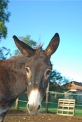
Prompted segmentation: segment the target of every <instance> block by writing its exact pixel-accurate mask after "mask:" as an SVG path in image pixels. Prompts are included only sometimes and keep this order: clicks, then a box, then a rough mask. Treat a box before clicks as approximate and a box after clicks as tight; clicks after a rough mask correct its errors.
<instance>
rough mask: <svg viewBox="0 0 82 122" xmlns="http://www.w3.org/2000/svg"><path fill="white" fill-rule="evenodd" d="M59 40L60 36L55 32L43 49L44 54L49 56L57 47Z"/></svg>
mask: <svg viewBox="0 0 82 122" xmlns="http://www.w3.org/2000/svg"><path fill="white" fill-rule="evenodd" d="M59 42H60V37H59V34H58V33H56V34H55V35H54V36H53V38H52V39H51V41H50V43H49V45H48V47H47V48H46V50H45V54H46V55H47V56H51V55H52V54H53V53H54V52H55V51H56V49H57V47H58V45H59Z"/></svg>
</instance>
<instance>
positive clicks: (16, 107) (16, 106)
mask: <svg viewBox="0 0 82 122" xmlns="http://www.w3.org/2000/svg"><path fill="white" fill-rule="evenodd" d="M18 101H19V98H17V99H16V105H15V109H18Z"/></svg>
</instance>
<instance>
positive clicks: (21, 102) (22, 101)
mask: <svg viewBox="0 0 82 122" xmlns="http://www.w3.org/2000/svg"><path fill="white" fill-rule="evenodd" d="M48 93H49V96H48V97H49V98H48V101H47V106H48V110H49V111H50V110H51V109H50V108H52V109H53V110H55V113H57V106H58V100H59V99H75V102H76V104H75V111H76V110H78V111H81V110H82V102H81V99H82V94H75V93H73V94H72V93H59V92H53V91H48ZM45 95H46V94H45ZM66 97H67V98H66ZM27 102H28V100H27V95H26V93H24V94H23V95H21V96H20V97H19V99H18V100H16V102H15V103H14V105H13V107H14V108H15V109H18V108H19V109H21V108H24V109H26V104H27ZM42 107H43V109H45V110H46V97H45V98H44V99H43V101H42ZM77 113H78V112H77Z"/></svg>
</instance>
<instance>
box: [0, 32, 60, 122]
mask: <svg viewBox="0 0 82 122" xmlns="http://www.w3.org/2000/svg"><path fill="white" fill-rule="evenodd" d="M13 39H14V41H15V44H16V46H17V47H18V49H19V50H20V51H21V53H22V55H19V56H14V57H12V58H10V59H7V60H0V122H3V120H4V117H5V116H6V114H7V112H8V110H9V108H10V107H11V106H12V104H13V103H14V102H15V100H16V99H17V97H19V96H20V95H21V94H22V93H24V92H26V91H27V96H28V103H27V109H28V111H29V113H30V114H32V115H37V114H38V113H39V112H40V109H41V101H42V99H43V97H44V94H45V92H46V88H47V86H48V80H49V75H50V72H51V70H52V64H51V62H50V57H51V55H52V54H53V53H54V52H55V51H56V49H57V47H58V45H59V41H60V37H59V34H58V33H56V34H55V35H54V36H53V38H52V39H51V41H50V43H49V45H48V46H47V48H46V49H45V50H42V47H39V48H38V49H33V48H31V47H30V46H29V45H27V44H25V43H24V42H22V41H20V40H19V39H18V38H17V37H16V36H13Z"/></svg>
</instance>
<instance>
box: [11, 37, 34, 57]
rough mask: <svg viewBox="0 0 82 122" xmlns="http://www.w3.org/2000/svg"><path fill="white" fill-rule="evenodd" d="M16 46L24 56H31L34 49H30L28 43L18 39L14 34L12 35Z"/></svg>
mask: <svg viewBox="0 0 82 122" xmlns="http://www.w3.org/2000/svg"><path fill="white" fill-rule="evenodd" d="M13 39H14V41H15V44H16V46H17V47H18V49H19V50H20V51H21V53H22V54H23V55H25V56H29V57H30V56H32V55H33V54H34V51H35V50H34V49H32V48H31V47H30V46H29V45H27V44H25V43H24V42H22V41H20V40H19V39H18V38H17V37H16V36H15V35H14V36H13Z"/></svg>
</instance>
